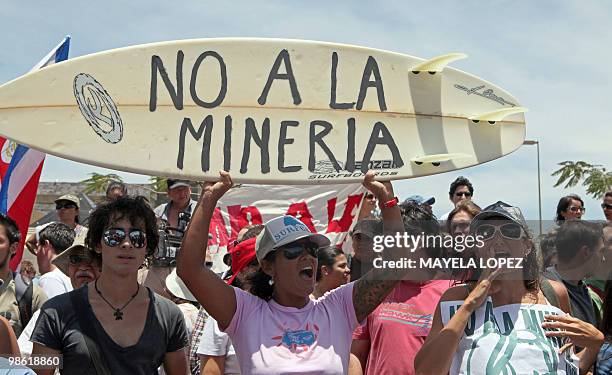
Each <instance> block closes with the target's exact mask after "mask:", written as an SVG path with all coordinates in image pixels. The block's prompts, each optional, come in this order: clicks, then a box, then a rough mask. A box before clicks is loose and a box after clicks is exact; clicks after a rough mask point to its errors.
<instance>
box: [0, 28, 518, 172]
mask: <svg viewBox="0 0 612 375" xmlns="http://www.w3.org/2000/svg"><path fill="white" fill-rule="evenodd" d="M463 57H465V56H464V55H462V54H449V55H445V56H439V57H436V58H433V59H430V60H424V59H420V58H416V57H411V56H407V55H402V54H398V53H393V52H388V51H382V50H376V49H370V48H363V47H357V46H348V45H340V44H332V43H324V42H311V41H297V40H278V39H234V38H232V39H201V40H187V41H174V42H165V43H155V44H147V45H141V46H133V47H127V48H121V49H116V50H111V51H105V52H101V53H96V54H92V55H87V56H83V57H79V58H75V59H71V60H68V61H66V62H63V63H59V64H56V65H53V66H51V67H48V68H45V69H43V70H40V71H37V72H33V73H30V74H27V75H25V76H22V77H19V78H17V79H16V80H14V81H12V82H9V83H7V84H5V85H3V86H1V87H0V134H1V135H3V136H6V137H9V138H11V139H14V140H16V141H18V142H20V143H23V144H26V145H28V146H30V147H33V148H37V149H39V150H42V151H44V152H46V153H49V154H53V155H57V156H59V157H63V158H67V159H72V160H76V161H79V162H84V163H89V164H95V165H99V166H103V167H107V168H112V169H117V170H123V171H129V172H134V173H142V174H147V175H158V176H167V177H183V178H187V179H192V180H206V179H216V178H217V176H218V172H217V171H218V170H220V169H224V170H228V171H230V172H231V173H232V176H233V178H234V180H235V181H236V182H251V183H267V184H269V183H273V184H299V183H311V182H314V183H341V182H354V181H360V180H362V178H363V174H364V173H365V171H367V170H368V169H372V170H375V171H376V172H377V174H378V175H379V177H380V178H381V179H402V178H410V177H416V176H424V175H430V174H434V173H440V172H446V171H450V170H454V169H459V168H465V167H469V166H473V165H477V164H480V163H484V162H487V161H490V160H493V159H496V158H499V157H501V156H503V155H506V154H508V153H510V152H512V151H514V150H516V149H517V148H518V147H520V146H521V144H522V143H523V140H524V138H525V119H524V115H523V112H524V111H525V109H524V108H522V107H521V106H520V105H519V102H518V100H517V99H516V98H514V97H513V96H511V95H510V94H509V93H507V92H506V91H504V90H503V89H501V88H499V87H497V86H494V85H492V84H490V83H488V82H486V81H484V80H482V79H480V78H478V77H475V76H473V75H470V74H467V73H464V72H461V71H459V70H456V69H453V68H451V67H448V66H447V64H448V63H450V62H452V61H454V60H456V59H459V58H463Z"/></svg>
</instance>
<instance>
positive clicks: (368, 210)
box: [357, 191, 376, 220]
mask: <svg viewBox="0 0 612 375" xmlns="http://www.w3.org/2000/svg"><path fill="white" fill-rule="evenodd" d="M375 209H376V198H375V197H374V194H372V193H370V192H369V191H368V192H366V193H365V194H364V195H363V202H362V203H361V209H360V210H359V214H358V215H357V220H362V219H375V218H376V217H375V216H374V210H375Z"/></svg>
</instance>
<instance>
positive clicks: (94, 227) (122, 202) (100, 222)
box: [85, 196, 159, 261]
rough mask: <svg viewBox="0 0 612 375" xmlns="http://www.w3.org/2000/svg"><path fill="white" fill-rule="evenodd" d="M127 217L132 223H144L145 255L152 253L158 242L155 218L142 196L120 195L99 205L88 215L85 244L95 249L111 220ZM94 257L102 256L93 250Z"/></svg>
mask: <svg viewBox="0 0 612 375" xmlns="http://www.w3.org/2000/svg"><path fill="white" fill-rule="evenodd" d="M113 218H114V219H115V220H121V219H128V220H129V221H130V223H132V225H135V224H140V223H143V224H144V229H145V233H146V236H147V257H150V256H152V255H153V253H154V252H155V250H156V249H157V243H158V242H159V233H158V231H157V219H156V217H155V213H153V210H152V209H151V207H150V206H149V204H148V202H147V200H146V198H144V197H140V196H138V197H121V198H119V199H117V200H116V201H113V202H108V203H104V204H101V205H99V206H98V207H96V209H95V210H94V211H93V212H92V213H91V215H89V230H88V231H87V237H86V238H85V245H86V246H87V247H88V248H90V249H92V250H93V249H95V248H96V247H97V246H98V245H99V244H101V243H102V235H103V233H104V231H105V230H107V229H108V228H109V226H110V225H111V220H112V219H113ZM94 257H95V258H96V259H98V260H99V261H101V260H102V256H101V255H100V254H99V253H96V252H94Z"/></svg>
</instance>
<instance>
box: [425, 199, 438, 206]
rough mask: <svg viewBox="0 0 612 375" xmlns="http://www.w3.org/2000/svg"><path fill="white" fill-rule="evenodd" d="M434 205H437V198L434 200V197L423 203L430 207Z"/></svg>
mask: <svg viewBox="0 0 612 375" xmlns="http://www.w3.org/2000/svg"><path fill="white" fill-rule="evenodd" d="M434 203H436V198H434V197H431V198H429V199H428V200H426V201H425V202H423V204H427V205H430V206H431V205H432V204H434Z"/></svg>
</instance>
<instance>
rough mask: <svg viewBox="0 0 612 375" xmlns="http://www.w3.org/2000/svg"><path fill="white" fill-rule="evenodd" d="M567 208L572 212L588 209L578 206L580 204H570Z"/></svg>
mask: <svg viewBox="0 0 612 375" xmlns="http://www.w3.org/2000/svg"><path fill="white" fill-rule="evenodd" d="M567 209H568V211H571V212H579V211H580V212H582V213H584V212H585V211H586V208H584V207H578V206H570V207H568V208H567Z"/></svg>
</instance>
